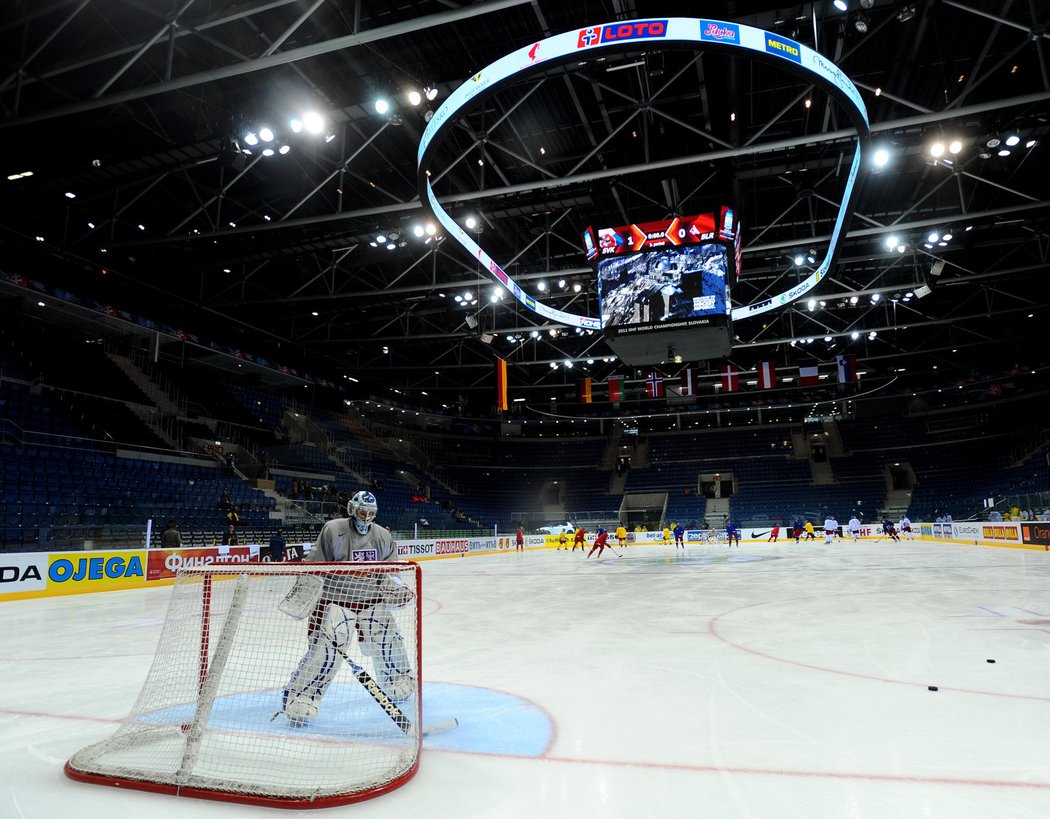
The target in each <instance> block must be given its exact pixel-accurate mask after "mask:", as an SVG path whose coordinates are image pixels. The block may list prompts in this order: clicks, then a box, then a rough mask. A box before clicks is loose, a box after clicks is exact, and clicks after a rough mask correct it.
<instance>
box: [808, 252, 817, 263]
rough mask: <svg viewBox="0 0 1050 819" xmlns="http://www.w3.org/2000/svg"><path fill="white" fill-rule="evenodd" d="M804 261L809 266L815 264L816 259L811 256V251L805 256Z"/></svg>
mask: <svg viewBox="0 0 1050 819" xmlns="http://www.w3.org/2000/svg"><path fill="white" fill-rule="evenodd" d="M806 261H807V262H809V263H810V264H816V263H817V257H816V256H814V255H813V252H812V251H810V252H809V253H808V254H806Z"/></svg>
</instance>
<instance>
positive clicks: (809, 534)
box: [805, 520, 817, 540]
mask: <svg viewBox="0 0 1050 819" xmlns="http://www.w3.org/2000/svg"><path fill="white" fill-rule="evenodd" d="M805 528H806V540H816V539H817V532H816V530H815V529H814V528H813V521H811V520H807V521H806V527H805Z"/></svg>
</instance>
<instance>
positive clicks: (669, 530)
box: [664, 523, 674, 546]
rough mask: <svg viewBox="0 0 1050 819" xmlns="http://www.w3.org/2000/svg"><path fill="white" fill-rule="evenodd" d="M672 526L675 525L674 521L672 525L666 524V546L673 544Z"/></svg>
mask: <svg viewBox="0 0 1050 819" xmlns="http://www.w3.org/2000/svg"><path fill="white" fill-rule="evenodd" d="M672 526H674V524H673V523H672V524H671V526H664V546H670V545H671V527H672Z"/></svg>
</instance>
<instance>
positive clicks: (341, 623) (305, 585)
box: [280, 492, 416, 725]
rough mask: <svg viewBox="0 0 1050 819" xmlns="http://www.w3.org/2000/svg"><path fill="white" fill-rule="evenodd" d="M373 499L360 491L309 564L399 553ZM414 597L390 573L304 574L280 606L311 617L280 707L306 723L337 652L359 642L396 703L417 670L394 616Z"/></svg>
mask: <svg viewBox="0 0 1050 819" xmlns="http://www.w3.org/2000/svg"><path fill="white" fill-rule="evenodd" d="M377 510H378V506H377V504H376V499H375V496H374V495H373V494H372V493H371V492H358V493H357V494H356V495H354V496H353V497H352V498H351V499H350V501H349V503H347V514H348V515H349V517H348V518H336V519H334V520H330V521H328V523H326V524H325V525H324V527H323V528H322V529H321V532H320V534H318V536H317V540H316V542H315V543H314V545H313V548H312V549H311V550H310V554H309V556H308V558H307V560H309V561H311V562H326V563H328V562H344V561H346V562H350V561H352V562H355V563H358V562H371V561H387V560H392V559H393V557H394V541H393V538H392V537H391V536H390V532H389V531H388V530H387V529H385V528H384V527H382V526H380V525H379V524H377V523H374V520H375V516H376V511H377ZM411 600H412V591H411V590H410V589H408V588H407V587H405V586H404V585H403V584H401V583H400V582H399V581H398V580H397V578H395V577H394V576H393V575H391V574H383V573H375V574H372V573H361V574H354V575H338V576H337V575H331V576H329V577H325V578H323V579H322V578H320V577H317V576H315V575H306V576H303V577H302V578H300V579H299V580H297V581H296V584H295V586H294V587H293V588H292V590H291V591H290V592H289V593H288V595H287V596H286V597H285V599H284V600H283V601H282V602H281V604H280V609H281V611H283V612H284V613H285V614H288V615H290V616H292V617H296V618H299V619H302V618H305V617H307V616H309V620H308V622H307V635H308V646H307V649H306V654H305V655H304V656H303V658H302V660H300V661H299V665H298V667H296V669H295V671H294V672H293V674H292V678H291V679H290V680H289V681H288V685H287V687H286V688H285V690H284V692H283V695H282V698H281V705H282V707H281V711H282V712H283V713H284V715H285V716H286V717H287V718H288V720H289V722H291V723H292V724H293V725H305V724H307V723H308V722H310V720H312V719H313V718H314V717H316V716H317V712H318V710H319V708H320V704H321V699H322V697H324V694H325V691H327V690H328V686H329V685H330V684H331V682H332V680H333V679H334V678H335V674H336V671H337V670H338V668H339V666H340V655H343V656H344V657H346V656H347V655H348V652H349V651H350V649H351V648H352V647H353V646H355V645H359V646H360V647H361V651H362V653H363V654H364V655H365V656H366V657H368V658H370V659H371V660H372V664H373V666H374V668H375V679H376V681H377V682H378V683H379V685H380V686H381V687H382V688H383V690H384V691H385V692H386V694H387V695H388V696H389V697H390V699H392V700H393V701H394V702H403V701H404V700H406V699H407V698H409V697H410V696H412V694H413V692H414V691H415V687H416V683H415V680H416V677H415V672H414V671H413V669H412V666H411V663H410V661H409V656H408V652H407V651H406V650H405V645H404V639H403V638H402V636H401V633H400V632H399V631H398V628H397V624H396V622H395V621H394V617H393V615H392V614H391V610H392V609H394V608H400V607H402V606H404V605H406V604H407V603H409V602H411Z"/></svg>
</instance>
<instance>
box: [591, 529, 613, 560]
mask: <svg viewBox="0 0 1050 819" xmlns="http://www.w3.org/2000/svg"><path fill="white" fill-rule="evenodd" d="M608 540H609V533H608V531H606V530H605V529H602V528H601V527H599V528H598V531H597V533H596V534H595V536H594V545H593V546H591V550H590V551H589V552H587V557H590V556H591V555H593V554H594V550H595V549H597V550H598V557H601V556H602V552H604V551H605V543H606V541H608Z"/></svg>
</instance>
